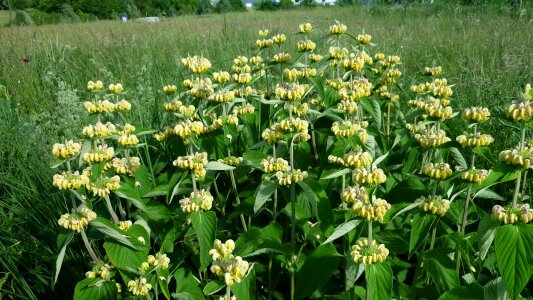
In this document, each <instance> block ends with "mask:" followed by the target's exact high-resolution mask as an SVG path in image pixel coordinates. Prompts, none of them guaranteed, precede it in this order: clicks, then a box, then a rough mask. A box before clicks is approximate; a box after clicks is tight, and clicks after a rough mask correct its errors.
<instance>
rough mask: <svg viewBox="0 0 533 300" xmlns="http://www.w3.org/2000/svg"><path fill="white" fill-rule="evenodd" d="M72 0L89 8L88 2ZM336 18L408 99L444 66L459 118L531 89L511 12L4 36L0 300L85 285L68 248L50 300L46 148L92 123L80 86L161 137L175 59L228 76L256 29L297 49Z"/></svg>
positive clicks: (450, 9) (277, 18)
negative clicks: (305, 33)
mask: <svg viewBox="0 0 533 300" xmlns="http://www.w3.org/2000/svg"><path fill="white" fill-rule="evenodd" d="M79 2H80V3H89V4H87V5H89V6H90V1H79ZM94 2H95V3H97V2H98V3H100V2H105V3H109V5H111V4H112V3H114V2H113V1H94ZM177 2H179V1H177ZM186 2H188V1H186ZM47 3H48V4H50V6H47V7H48V8H43V7H44V6H43V7H41V9H43V10H44V11H47V9H50V10H49V12H50V13H52V12H54V11H55V10H54V9H55V6H53V5H52V4H53V3H54V1H40V2H39V5H45V4H47ZM153 3H155V1H153ZM74 4H75V3H72V7H73V8H74V9H76V6H75V5H74ZM95 5H96V4H95ZM137 8H139V7H137ZM183 9H185V8H183ZM104 11H106V10H104ZM108 11H113V9H111V10H108ZM178 11H179V10H178ZM3 15H4V14H2V15H0V18H2V16H3ZM334 20H339V21H341V22H343V23H345V24H346V25H348V27H349V28H352V29H356V30H357V29H358V30H360V31H364V32H367V33H369V34H372V36H373V37H374V41H375V42H376V43H378V44H379V45H380V49H384V50H386V51H387V53H391V54H397V55H399V56H400V57H401V58H402V61H403V62H404V67H403V69H402V72H403V73H404V74H405V75H406V76H404V78H403V79H402V83H401V84H402V86H403V87H405V88H406V92H408V87H409V86H410V85H411V84H412V83H414V81H415V77H416V76H415V74H418V73H419V72H420V70H421V69H423V67H424V66H426V65H430V64H433V65H441V66H442V67H443V69H444V76H446V77H447V78H448V80H449V81H450V82H451V83H453V84H456V86H455V88H454V90H455V93H456V99H457V100H456V103H458V106H456V109H457V110H461V109H462V108H464V107H468V106H471V105H479V104H483V105H484V106H488V107H492V106H496V105H503V104H504V103H508V102H509V100H510V99H512V98H514V97H515V96H516V95H517V94H518V92H519V90H520V89H521V87H522V86H524V85H525V84H526V83H531V82H533V65H532V64H531V63H530V62H531V61H533V51H531V50H532V49H533V36H532V35H533V30H532V29H531V23H532V16H531V12H530V11H525V12H518V11H516V10H515V9H513V8H512V7H511V6H507V5H502V6H500V5H496V6H495V5H482V6H475V7H469V6H458V5H434V6H408V7H403V6H402V7H380V6H373V7H361V6H354V7H350V8H348V9H347V8H327V10H326V9H325V8H324V9H309V10H305V9H304V10H294V11H284V12H278V13H275V14H273V13H269V12H250V13H246V14H242V13H230V14H224V15H215V16H209V17H201V18H198V17H195V16H184V17H180V18H173V19H167V20H165V21H164V22H162V23H159V24H140V23H134V22H129V23H126V24H118V23H117V22H115V21H102V22H97V23H89V24H85V23H77V24H67V25H65V24H63V25H45V26H40V27H10V28H3V29H0V40H1V41H2V42H3V47H1V48H0V57H2V59H1V60H0V69H1V70H2V72H1V73H0V85H2V86H3V88H1V89H0V141H1V142H0V261H1V262H2V264H1V265H0V296H1V295H4V296H5V297H7V298H30V299H35V298H39V299H42V298H57V297H58V295H63V296H64V297H69V296H65V295H71V294H72V288H73V286H74V284H73V283H74V282H76V281H78V280H79V279H80V278H81V277H82V276H83V274H81V273H80V272H79V270H80V269H84V268H83V266H84V265H85V261H86V259H84V258H80V257H79V255H80V253H83V252H82V251H76V250H75V249H76V248H75V247H76V246H75V247H74V248H71V249H72V251H69V253H67V256H66V261H68V263H65V264H64V268H65V266H69V267H68V269H63V270H62V275H61V277H60V279H59V281H58V283H57V284H56V286H55V290H54V291H53V292H52V286H51V274H52V272H53V269H54V267H53V265H54V255H55V253H57V252H58V249H57V248H56V241H55V240H56V233H57V228H58V226H57V225H56V224H57V223H56V222H57V218H58V217H59V216H60V215H61V214H62V213H64V211H65V208H64V207H65V206H64V199H63V198H62V196H60V195H59V194H57V193H56V191H55V189H53V188H52V186H51V175H52V171H51V170H49V167H50V164H51V161H50V154H49V153H50V149H51V144H52V143H54V142H57V141H62V140H63V139H64V138H66V137H68V138H73V137H75V136H76V135H78V134H79V133H80V129H81V127H82V126H83V124H85V123H87V122H86V121H87V120H83V119H81V118H83V116H84V114H83V113H82V105H81V104H82V101H84V100H86V99H84V98H83V95H85V94H84V93H81V92H79V90H84V89H85V86H86V82H87V80H90V79H96V78H99V79H102V80H104V81H105V82H121V83H122V84H123V85H124V86H126V87H128V91H129V94H128V99H130V100H131V101H132V102H133V104H134V107H135V108H137V109H138V108H142V109H139V110H138V111H137V112H136V113H135V114H134V115H135V118H136V119H137V120H131V121H132V122H134V123H137V124H141V123H143V124H144V126H143V127H152V128H158V127H159V124H160V122H161V120H160V115H159V114H160V106H161V103H162V101H163V97H164V96H163V94H162V92H161V91H160V90H158V89H154V87H158V86H160V87H162V86H163V85H165V84H170V83H174V84H178V83H179V82H181V81H182V80H183V75H182V74H181V73H180V71H179V68H178V63H179V59H180V58H182V57H184V56H187V54H203V55H205V56H206V57H209V58H210V60H211V61H212V62H213V63H214V65H215V68H219V67H220V68H227V67H229V66H230V65H231V60H232V59H233V58H234V57H236V56H237V55H239V54H243V55H248V54H250V53H252V51H253V45H254V42H255V39H256V37H257V29H258V28H269V29H270V30H271V31H272V32H283V33H285V34H287V36H288V44H291V45H292V44H294V42H295V41H296V37H295V36H294V35H292V33H293V32H287V28H290V29H291V30H293V29H294V28H297V25H298V24H300V23H303V22H307V21H310V22H313V24H316V28H328V26H329V25H330V24H332V23H333V22H334ZM324 35H325V32H324ZM221 50H222V51H221ZM317 52H318V53H326V49H317ZM499 126H501V124H498V123H497V121H494V122H492V123H489V125H488V126H487V127H485V128H486V130H487V131H489V132H491V133H493V135H495V138H496V141H497V143H496V146H495V148H497V149H501V148H503V145H505V144H509V143H508V141H507V139H508V136H504V135H502V136H496V135H497V132H498V131H499V128H500V127H499ZM495 153H497V151H495ZM80 244H81V243H80ZM2 278H3V279H2Z"/></svg>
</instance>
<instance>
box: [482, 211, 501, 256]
mask: <svg viewBox="0 0 533 300" xmlns="http://www.w3.org/2000/svg"><path fill="white" fill-rule="evenodd" d="M498 226H500V222H499V221H495V220H494V219H493V218H492V215H486V216H485V217H484V218H483V219H481V221H480V222H479V227H478V230H477V233H478V235H477V236H478V246H479V257H480V258H481V260H485V258H486V257H487V254H488V252H489V249H490V246H491V245H492V241H494V234H495V232H496V228H498Z"/></svg>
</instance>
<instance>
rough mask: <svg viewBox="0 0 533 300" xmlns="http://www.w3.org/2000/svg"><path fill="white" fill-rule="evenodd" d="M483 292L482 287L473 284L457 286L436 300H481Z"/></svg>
mask: <svg viewBox="0 0 533 300" xmlns="http://www.w3.org/2000/svg"><path fill="white" fill-rule="evenodd" d="M483 299H485V291H484V290H483V287H482V286H481V285H479V284H478V283H476V282H474V283H471V284H468V285H466V286H459V287H456V288H454V289H453V290H450V291H447V292H446V293H444V294H443V295H442V296H440V297H439V299H438V300H483Z"/></svg>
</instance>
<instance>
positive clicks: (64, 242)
mask: <svg viewBox="0 0 533 300" xmlns="http://www.w3.org/2000/svg"><path fill="white" fill-rule="evenodd" d="M73 238H74V232H73V231H69V232H68V233H60V234H59V235H58V237H57V244H58V246H59V247H58V248H60V249H61V250H59V254H58V255H57V259H56V264H55V271H54V278H52V286H54V285H55V284H56V282H57V278H58V277H59V272H60V271H61V266H62V265H63V259H64V258H65V251H66V250H67V246H68V244H70V242H72V239H73ZM0 289H1V285H0Z"/></svg>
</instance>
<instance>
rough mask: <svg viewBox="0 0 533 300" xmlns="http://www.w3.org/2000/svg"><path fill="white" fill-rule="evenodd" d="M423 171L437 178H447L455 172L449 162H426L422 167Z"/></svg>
mask: <svg viewBox="0 0 533 300" xmlns="http://www.w3.org/2000/svg"><path fill="white" fill-rule="evenodd" d="M422 173H424V174H425V175H427V176H429V177H431V178H435V179H446V178H448V177H450V176H451V175H452V173H453V171H452V169H451V168H450V165H449V164H447V163H426V164H425V165H424V166H423V167H422Z"/></svg>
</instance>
